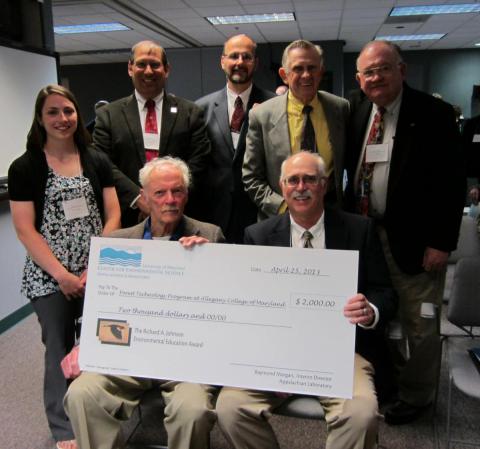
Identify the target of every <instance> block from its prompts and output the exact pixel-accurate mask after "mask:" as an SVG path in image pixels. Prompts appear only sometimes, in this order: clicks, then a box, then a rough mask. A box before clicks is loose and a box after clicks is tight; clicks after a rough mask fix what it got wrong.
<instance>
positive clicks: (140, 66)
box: [134, 61, 162, 70]
mask: <svg viewBox="0 0 480 449" xmlns="http://www.w3.org/2000/svg"><path fill="white" fill-rule="evenodd" d="M134 65H135V67H136V68H137V69H139V70H145V69H146V68H147V67H148V66H150V68H151V69H152V70H158V69H159V68H160V67H161V66H162V63H161V62H144V61H138V62H134Z"/></svg>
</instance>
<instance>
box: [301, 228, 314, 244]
mask: <svg viewBox="0 0 480 449" xmlns="http://www.w3.org/2000/svg"><path fill="white" fill-rule="evenodd" d="M302 239H303V247H304V248H313V245H312V239H313V235H312V233H311V232H310V231H305V232H304V233H303V234H302Z"/></svg>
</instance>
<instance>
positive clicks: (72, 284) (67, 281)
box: [55, 270, 85, 299]
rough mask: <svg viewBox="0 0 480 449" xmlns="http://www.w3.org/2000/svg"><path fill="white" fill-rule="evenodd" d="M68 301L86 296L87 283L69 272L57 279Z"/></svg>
mask: <svg viewBox="0 0 480 449" xmlns="http://www.w3.org/2000/svg"><path fill="white" fill-rule="evenodd" d="M55 279H56V281H57V282H58V286H59V287H60V290H61V291H62V293H63V294H64V295H65V296H66V297H67V299H75V298H81V297H82V296H83V295H84V294H85V281H84V280H82V279H81V278H80V277H79V276H75V275H74V274H73V273H70V272H69V271H66V270H65V272H63V273H62V274H61V275H60V276H58V277H56V278H55Z"/></svg>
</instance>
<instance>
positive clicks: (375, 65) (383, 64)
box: [357, 41, 406, 107]
mask: <svg viewBox="0 0 480 449" xmlns="http://www.w3.org/2000/svg"><path fill="white" fill-rule="evenodd" d="M405 75H406V66H405V63H404V62H403V61H402V57H401V55H400V52H399V48H398V46H397V45H395V44H392V43H391V42H386V41H372V42H369V43H368V44H366V45H365V47H363V49H362V51H361V52H360V55H359V56H358V58H357V81H358V83H359V84H360V88H361V89H362V91H363V92H364V93H365V95H366V96H367V97H368V99H369V100H370V101H372V102H373V103H375V104H376V105H377V106H383V107H386V106H388V105H389V104H391V103H392V102H393V101H394V100H395V99H396V98H397V97H398V95H399V94H400V92H401V91H402V85H403V81H404V80H405Z"/></svg>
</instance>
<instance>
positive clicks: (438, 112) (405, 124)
mask: <svg viewBox="0 0 480 449" xmlns="http://www.w3.org/2000/svg"><path fill="white" fill-rule="evenodd" d="M371 108H372V103H371V102H370V101H369V100H368V98H367V97H366V96H365V95H364V94H363V93H362V92H356V93H355V94H354V95H352V97H351V100H350V111H351V117H350V130H349V133H348V134H349V139H350V141H349V145H348V152H347V171H348V179H349V185H348V188H347V192H346V197H347V201H346V203H347V204H349V208H351V209H352V210H353V204H354V202H355V200H354V193H353V182H354V181H353V180H354V177H355V170H356V167H357V164H358V161H359V157H360V154H361V151H362V145H363V140H364V137H365V133H366V128H367V126H368V119H369V116H370V111H371ZM465 188H466V186H465V166H464V158H463V154H462V151H461V148H460V140H459V132H458V128H457V126H456V123H455V114H454V111H453V108H452V107H451V105H449V104H448V103H445V102H444V101H442V100H438V99H436V98H434V97H432V96H431V95H428V94H425V93H423V92H420V91H417V90H414V89H411V88H409V87H408V86H407V85H404V89H403V98H402V104H401V106H400V112H399V117H398V123H397V129H396V132H395V138H394V144H393V149H392V158H391V161H390V174H389V179H388V186H387V204H386V210H385V215H384V220H383V225H384V226H385V229H386V231H387V235H388V240H389V243H390V248H391V250H392V254H393V257H394V258H395V261H396V262H397V264H398V266H399V267H400V268H401V269H402V270H403V271H404V272H405V273H409V274H416V273H420V272H421V271H422V270H423V268H422V262H423V255H424V251H425V248H426V247H431V248H435V249H438V250H441V251H447V252H448V251H453V250H454V249H455V248H456V246H457V239H458V233H459V229H460V222H461V218H462V211H463V205H464V199H465Z"/></svg>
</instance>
